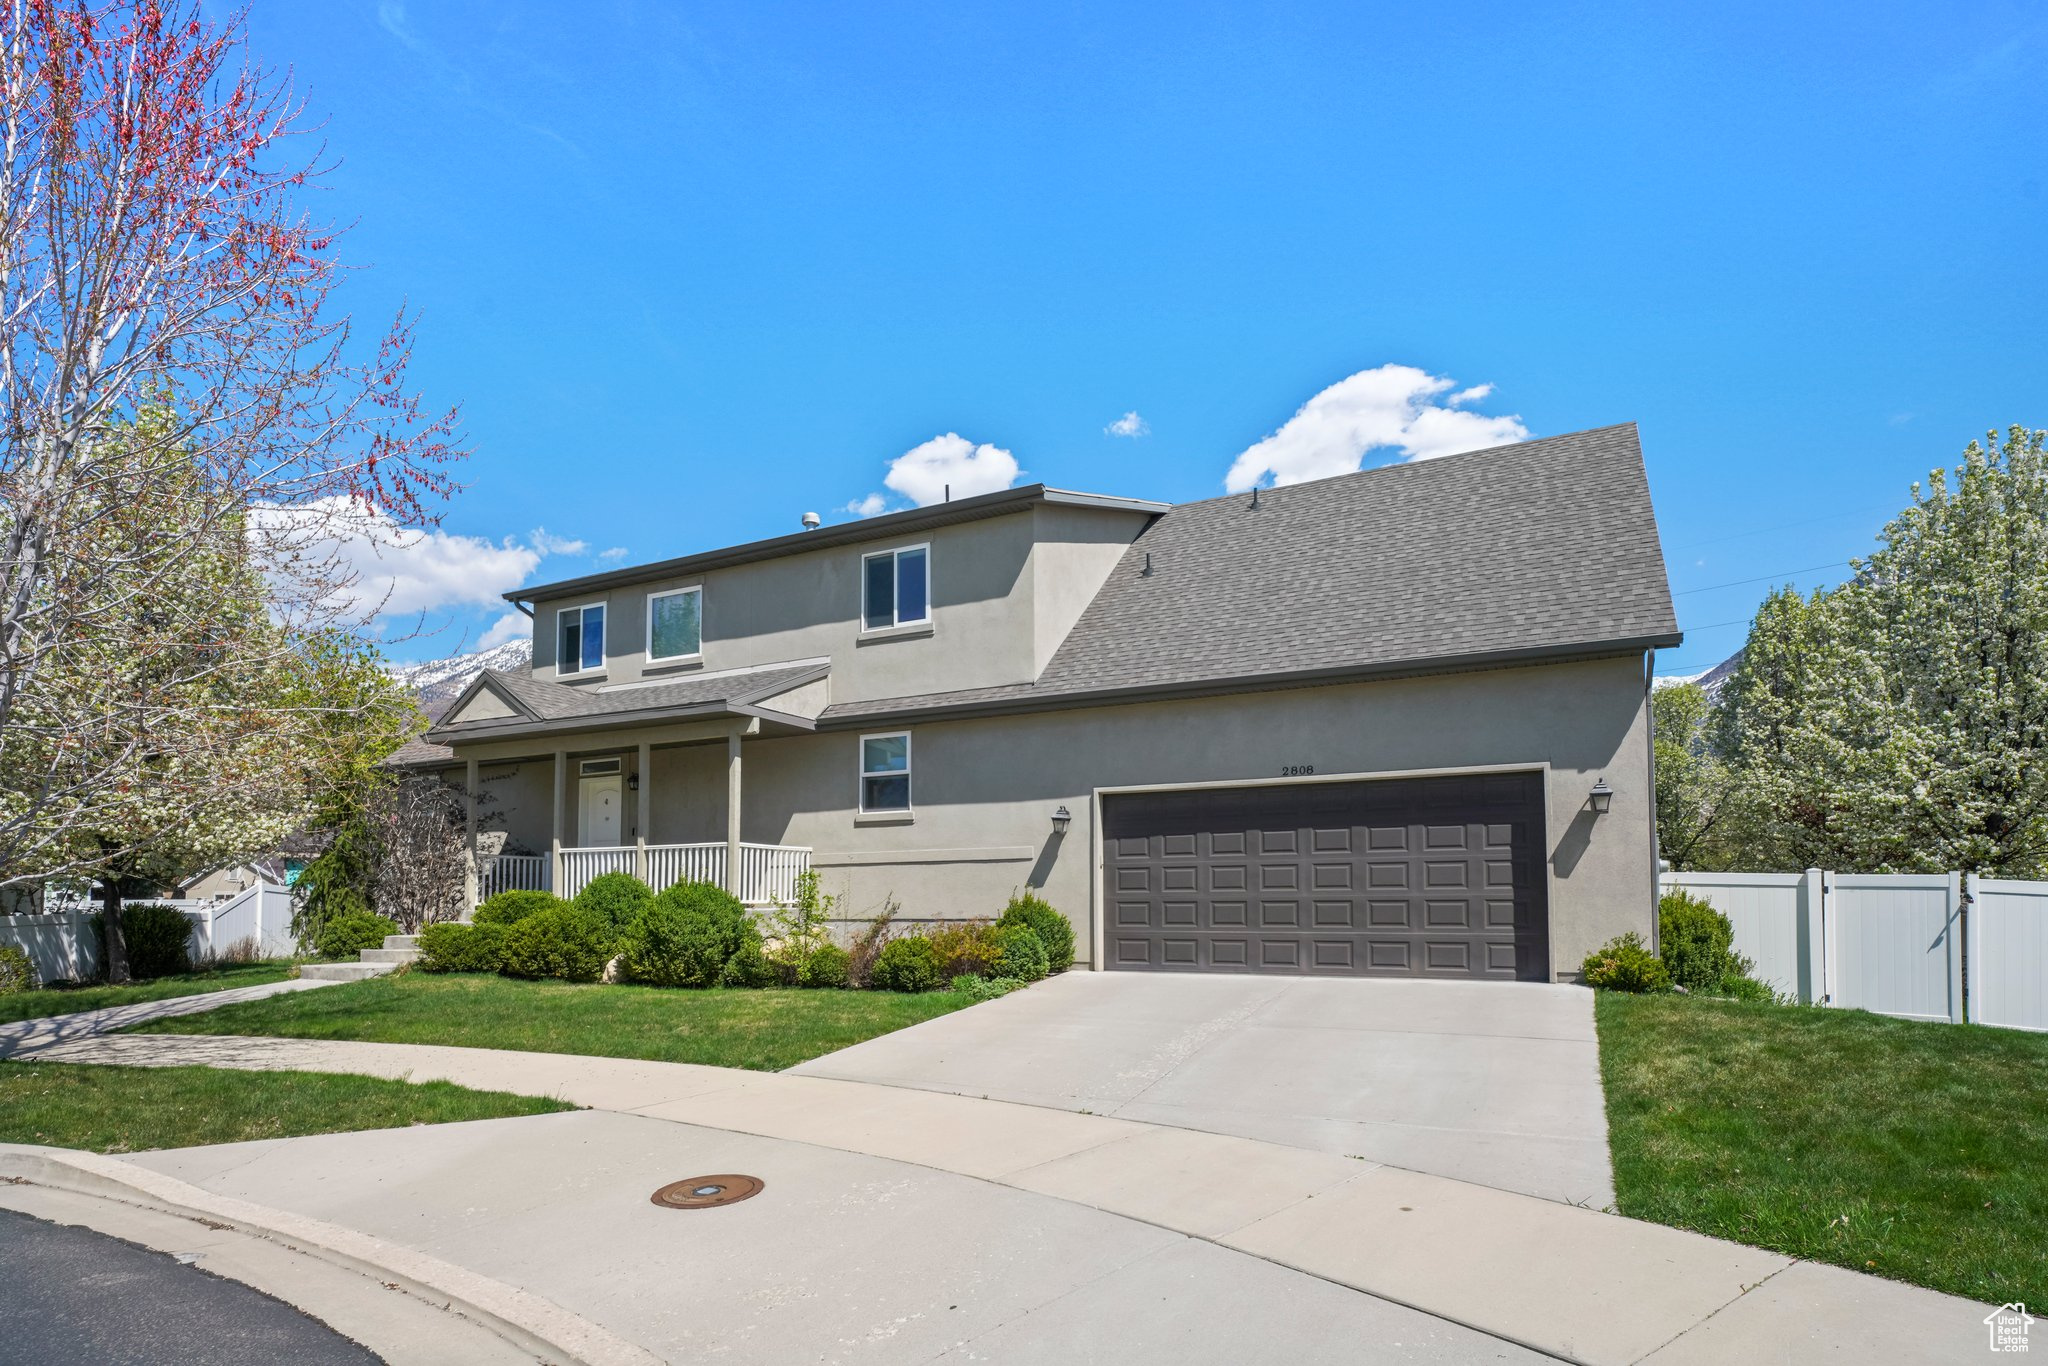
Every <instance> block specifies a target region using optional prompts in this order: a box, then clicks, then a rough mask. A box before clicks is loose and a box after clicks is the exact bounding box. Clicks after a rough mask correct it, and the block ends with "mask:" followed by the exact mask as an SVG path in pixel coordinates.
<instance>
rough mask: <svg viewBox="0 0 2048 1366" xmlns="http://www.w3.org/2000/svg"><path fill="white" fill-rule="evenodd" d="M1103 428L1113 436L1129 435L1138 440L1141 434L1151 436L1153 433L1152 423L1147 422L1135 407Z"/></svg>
mask: <svg viewBox="0 0 2048 1366" xmlns="http://www.w3.org/2000/svg"><path fill="white" fill-rule="evenodd" d="M1102 430H1103V431H1104V432H1106V433H1108V434H1109V435H1111V436H1128V437H1130V438H1132V439H1133V440H1136V439H1137V438H1138V437H1141V436H1150V435H1151V434H1152V427H1151V424H1150V423H1148V422H1146V421H1145V419H1144V418H1142V417H1139V416H1138V410H1137V409H1135V408H1133V409H1131V411H1129V412H1128V413H1125V414H1124V415H1123V416H1122V417H1120V418H1118V419H1117V420H1116V421H1114V422H1112V423H1110V424H1109V425H1108V426H1107V427H1104V428H1103V429H1102Z"/></svg>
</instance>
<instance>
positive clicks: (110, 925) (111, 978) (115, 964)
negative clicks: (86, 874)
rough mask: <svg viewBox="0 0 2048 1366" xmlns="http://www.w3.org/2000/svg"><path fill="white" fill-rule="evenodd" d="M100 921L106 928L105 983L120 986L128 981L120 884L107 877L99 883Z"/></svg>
mask: <svg viewBox="0 0 2048 1366" xmlns="http://www.w3.org/2000/svg"><path fill="white" fill-rule="evenodd" d="M100 909H101V911H102V914H101V916H100V921H101V923H102V924H104V925H105V926H106V930H107V934H106V938H107V961H106V962H105V963H103V964H102V965H101V966H102V967H104V968H105V969H106V973H107V981H108V982H109V983H110V984H111V985H113V986H121V985H122V984H124V983H125V982H127V980H128V936H127V935H126V934H125V933H124V932H123V931H122V929H121V883H120V880H119V879H118V878H112V877H109V878H107V879H106V880H105V881H103V882H101V883H100Z"/></svg>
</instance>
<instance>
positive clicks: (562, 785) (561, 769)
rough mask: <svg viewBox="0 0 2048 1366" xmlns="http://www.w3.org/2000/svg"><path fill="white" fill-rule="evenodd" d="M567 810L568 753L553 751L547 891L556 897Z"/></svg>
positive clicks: (560, 875)
mask: <svg viewBox="0 0 2048 1366" xmlns="http://www.w3.org/2000/svg"><path fill="white" fill-rule="evenodd" d="M568 808H569V751H568V750H566V749H558V750H556V751H555V808H554V857H553V859H552V860H550V863H551V867H550V872H549V876H550V877H551V878H552V881H550V882H549V883H548V890H549V891H551V892H553V893H554V894H555V895H556V896H560V895H561V894H562V838H563V835H562V832H563V829H564V826H563V824H562V822H563V821H564V820H565V819H566V818H567V814H568Z"/></svg>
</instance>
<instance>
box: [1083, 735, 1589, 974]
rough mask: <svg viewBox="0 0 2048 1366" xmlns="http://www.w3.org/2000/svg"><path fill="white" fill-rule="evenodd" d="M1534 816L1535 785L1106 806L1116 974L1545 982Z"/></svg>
mask: <svg viewBox="0 0 2048 1366" xmlns="http://www.w3.org/2000/svg"><path fill="white" fill-rule="evenodd" d="M1541 802H1542V781H1541V778H1540V776H1539V775H1536V774H1530V773H1518V774H1497V775H1475V776H1459V777H1450V778H1441V779H1434V778H1432V779H1399V780H1392V781H1384V782H1343V783H1321V784H1305V785H1300V786H1278V785H1276V786H1272V787H1259V788H1240V789H1211V790H1203V791H1199V792H1184V793H1148V794H1130V795H1125V796H1111V797H1107V798H1105V799H1104V804H1103V820H1104V840H1103V847H1104V849H1105V851H1106V859H1105V862H1107V863H1108V865H1109V866H1108V867H1107V868H1106V869H1105V870H1104V876H1105V884H1106V885H1107V886H1108V887H1109V888H1111V889H1113V890H1112V891H1111V892H1110V893H1109V894H1108V899H1109V900H1110V902H1111V904H1112V907H1113V911H1112V916H1111V920H1112V925H1113V927H1114V928H1113V935H1114V942H1113V943H1112V945H1111V946H1110V951H1109V953H1108V954H1107V957H1108V959H1109V965H1110V966H1112V967H1116V968H1122V969H1127V970H1151V971H1180V972H1197V971H1216V972H1283V973H1288V972H1291V973H1304V972H1307V973H1323V974H1367V975H1390V976H1450V977H1480V978H1501V979H1512V978H1516V977H1524V978H1533V979H1537V980H1544V979H1547V978H1548V976H1549V962H1548V939H1547V924H1546V921H1547V907H1546V901H1545V895H1544V892H1545V887H1546V882H1545V876H1544V872H1545V870H1544V852H1545V851H1544V848H1543V829H1544V825H1543V816H1542V805H1541ZM1254 888H1255V889H1256V890H1257V891H1258V892H1260V893H1261V894H1262V895H1259V896H1256V897H1248V896H1247V895H1246V893H1247V892H1248V891H1250V890H1252V889H1254ZM1248 930H1249V931H1250V933H1247V931H1248Z"/></svg>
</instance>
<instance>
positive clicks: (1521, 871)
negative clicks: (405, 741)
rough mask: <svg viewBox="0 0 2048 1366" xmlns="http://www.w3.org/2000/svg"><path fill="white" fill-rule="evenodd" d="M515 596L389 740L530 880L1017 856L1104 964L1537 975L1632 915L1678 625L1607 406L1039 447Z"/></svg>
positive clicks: (939, 891)
mask: <svg viewBox="0 0 2048 1366" xmlns="http://www.w3.org/2000/svg"><path fill="white" fill-rule="evenodd" d="M508 596H510V597H511V598H512V600H513V601H515V602H516V603H518V604H519V605H520V606H521V607H522V609H524V610H528V611H530V612H531V613H532V616H533V622H534V654H533V665H532V669H531V673H530V674H518V675H514V674H506V673H486V674H485V675H483V676H482V677H480V678H479V679H478V680H477V682H476V683H475V684H474V685H472V686H471V688H470V689H469V690H468V691H467V692H466V693H465V694H464V695H463V697H462V698H461V699H459V700H458V702H457V703H456V704H455V705H454V706H453V707H452V708H451V709H450V710H449V711H448V713H447V714H446V716H445V718H444V719H443V720H442V721H441V722H440V723H439V724H438V725H436V726H435V727H434V728H433V730H432V731H431V732H430V733H429V734H428V736H427V737H426V741H427V743H426V744H423V745H416V746H415V747H414V748H413V749H412V751H411V752H410V755H409V757H410V758H411V759H412V760H413V761H414V762H418V763H422V764H424V765H427V766H431V767H439V768H442V769H444V770H446V771H447V772H448V773H449V774H450V776H451V778H452V779H454V780H456V781H461V782H463V783H465V784H466V786H467V787H468V788H469V789H470V790H471V791H480V792H483V793H486V794H488V797H489V800H488V801H487V802H486V803H485V804H484V806H483V808H482V812H483V814H482V817H481V819H482V822H483V824H484V826H485V827H486V828H488V829H493V830H498V831H502V832H504V833H503V835H502V836H500V837H499V841H498V842H499V843H503V842H505V841H509V842H510V847H513V848H518V847H521V846H523V847H525V848H527V849H529V850H532V851H545V853H544V854H541V855H540V856H539V857H537V858H535V859H534V866H535V869H536V872H535V873H534V877H535V879H536V880H537V881H538V880H543V879H544V880H545V881H546V882H547V883H548V884H549V885H552V886H553V887H554V888H556V889H557V890H559V891H561V892H563V893H564V894H572V893H573V892H574V891H575V890H576V889H577V888H578V887H580V886H582V885H583V884H584V883H585V882H587V881H588V879H589V878H590V877H592V876H594V875H595V874H597V873H598V872H602V871H607V870H611V869H623V870H626V871H633V872H637V873H639V874H640V875H641V876H642V877H643V878H645V879H646V880H647V881H648V882H650V883H651V884H653V885H655V886H657V887H659V886H661V885H665V884H667V883H671V882H674V881H677V880H679V879H682V878H685V877H695V878H708V879H711V880H714V881H719V882H722V883H725V884H726V885H728V886H731V887H733V888H734V889H735V890H736V891H737V892H738V893H739V894H740V895H741V896H742V897H743V898H744V899H747V900H749V901H752V902H761V901H764V900H766V899H767V898H768V897H769V896H771V895H778V894H786V892H787V889H788V886H789V884H790V881H791V879H792V877H793V875H794V874H795V873H796V872H797V871H799V870H800V869H802V868H804V867H806V866H809V867H813V868H816V869H817V870H818V872H819V873H820V875H821V877H822V878H823V880H824V885H825V887H826V889H827V890H829V891H832V892H835V893H837V894H839V895H841V896H842V897H843V898H844V901H843V903H842V904H843V907H844V914H846V915H848V916H849V917H857V916H863V915H866V914H868V913H871V912H872V910H873V909H874V908H876V907H878V906H879V905H880V904H881V903H883V902H884V901H885V899H893V900H894V901H895V902H896V903H898V904H899V905H900V907H901V911H902V914H903V915H904V916H905V917H907V918H910V919H943V918H951V917H966V916H987V915H992V914H994V913H996V912H997V911H998V910H999V909H1000V907H1001V906H1002V904H1003V902H1004V900H1005V899H1006V898H1007V897H1008V896H1009V895H1010V894H1011V892H1012V891H1014V890H1016V889H1018V888H1023V887H1033V888H1038V889H1040V890H1041V891H1042V893H1043V894H1044V895H1045V896H1046V897H1047V898H1048V899H1049V900H1051V901H1052V903H1053V904H1054V905H1056V906H1058V907H1059V908H1060V909H1061V910H1062V911H1064V912H1065V913H1066V914H1067V915H1068V916H1069V917H1070V918H1071V919H1072V920H1073V921H1074V923H1075V926H1076V929H1077V931H1078V939H1079V953H1080V956H1081V958H1082V959H1083V960H1085V961H1086V962H1088V963H1089V964H1092V965H1093V966H1095V967H1099V968H1108V969H1127V970H1129V969H1135V970H1184V971H1216V972H1292V973H1369V974H1379V973H1384V974H1396V975H1401V974H1407V975H1422V976H1455V977H1479V978H1503V979H1516V978H1520V979H1534V980H1550V979H1553V978H1560V977H1566V976H1569V975H1571V974H1572V973H1574V972H1575V971H1576V970H1577V966H1578V963H1579V960H1580V959H1581V958H1582V957H1583V956H1584V955H1585V954H1586V953H1587V952H1588V951H1589V950H1590V949H1592V948H1593V947H1595V946H1597V945H1598V944H1600V943H1601V942H1603V941H1605V940H1606V939H1607V938H1609V937H1610V936H1612V935H1614V934H1617V933H1620V932H1621V931H1624V930H1631V929H1633V930H1638V931H1641V932H1643V933H1644V934H1645V937H1646V938H1648V937H1649V936H1650V934H1651V933H1652V931H1653V921H1654V914H1653V904H1654V900H1655V876H1656V874H1655V867H1656V848H1655V833H1654V832H1655V819H1654V812H1653V809H1652V792H1653V784H1652V774H1651V750H1650V731H1649V711H1648V691H1649V684H1650V673H1651V656H1652V652H1653V651H1655V650H1657V649H1659V648H1664V647H1669V646H1672V645H1676V644H1677V643H1678V642H1679V639H1680V637H1679V634H1678V631H1677V629H1676V622H1675V619H1674V617H1673V613H1672V606H1671V598H1670V595H1669V591H1668V589H1667V587H1666V583H1665V576H1664V567H1663V559H1662V553H1661V550H1660V548H1659V545H1658V540H1657V530H1656V523H1655V519H1654V517H1653V515H1652V511H1651V506H1650V498H1649V490H1648V485H1647V481H1646V479H1645V476H1644V471H1643V464H1642V456H1641V452H1640V450H1639V448H1638V446H1637V442H1636V435H1635V429H1634V428H1633V427H1632V426H1618V427H1609V428H1603V429H1599V430H1595V431H1589V432H1582V433H1577V434H1574V435H1569V436H1560V437H1552V438H1547V439H1543V440H1534V441H1527V442H1523V443H1521V444H1519V445H1514V446H1506V447H1500V448H1497V449H1492V450H1484V451H1475V452H1471V453H1468V454H1464V455H1457V456H1451V457H1448V458H1445V459H1440V460H1431V461H1427V462H1420V463H1414V464H1404V465H1392V466H1386V467H1382V468H1376V469H1369V470H1365V471H1362V472H1359V473H1356V474H1350V475H1344V476H1341V477H1338V478H1333V479H1325V480H1322V481H1319V482H1315V483H1307V484H1297V485H1293V486H1290V487H1286V488H1276V489H1265V490H1261V491H1259V492H1257V493H1247V494H1237V495H1231V496H1229V497H1223V498H1213V499H1209V500H1206V501H1202V502H1196V503H1186V504H1180V505H1175V506H1169V505H1167V504H1164V503H1156V502H1147V501H1144V500H1142V499H1135V498H1117V497H1104V496H1098V495H1094V494H1081V493H1069V492H1065V491H1062V490H1058V489H1051V488H1046V487H1043V486H1040V485H1032V486H1030V487H1026V488H1018V489H1011V490H1008V491H1005V492H1001V493H993V494H987V495H983V496H979V497H973V498H962V499H958V500H955V501H951V502H946V503H942V504H939V505H936V506H932V507H924V508H917V509H914V510H911V511H906V512H897V513H892V514H888V515H885V516H879V517H873V518H869V519H867V520H864V521H856V522H849V523H846V524H843V525H837V526H832V527H824V528H818V529H811V530H805V531H800V532H798V533H796V534H793V535H788V536H781V537H776V538H774V539H771V540H765V541H755V542H751V543H749V544H745V545H737V546H731V547H728V548H726V549H722V550H712V551H707V552H704V553H701V554H694V555H686V556H683V557H681V558H678V559H672V560H665V561H662V562H660V563H656V564H648V565H642V566H639V567H635V568H628V569H618V570H612V571H608V572H605V573H601V574H593V575H589V576H586V577H583V578H578V579H571V580H567V581H564V582H560V583H551V584H544V585H541V586H539V587H535V588H527V589H521V590H520V591H519V592H517V593H515V594H511V595H508ZM493 847H496V846H495V845H494V846H493Z"/></svg>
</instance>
